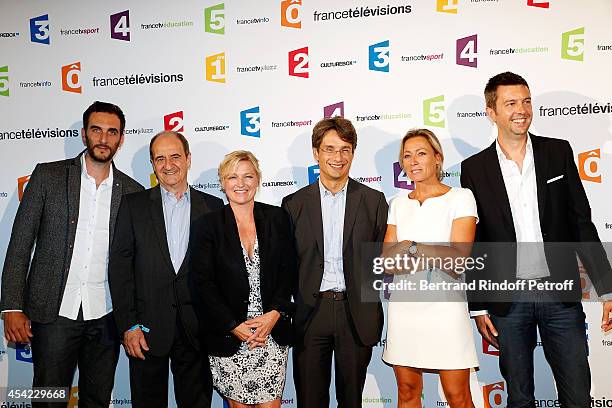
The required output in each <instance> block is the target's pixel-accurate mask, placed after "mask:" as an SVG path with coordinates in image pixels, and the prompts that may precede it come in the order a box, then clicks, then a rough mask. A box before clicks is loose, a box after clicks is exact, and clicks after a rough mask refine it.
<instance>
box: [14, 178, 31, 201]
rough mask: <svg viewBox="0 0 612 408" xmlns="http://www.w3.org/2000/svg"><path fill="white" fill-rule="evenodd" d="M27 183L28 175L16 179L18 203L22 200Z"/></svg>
mask: <svg viewBox="0 0 612 408" xmlns="http://www.w3.org/2000/svg"><path fill="white" fill-rule="evenodd" d="M29 181H30V174H28V175H27V176H23V177H19V178H18V179H17V197H18V198H19V201H21V199H22V198H23V192H24V191H25V188H26V186H27V185H28V182H29Z"/></svg>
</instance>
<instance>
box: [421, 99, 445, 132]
mask: <svg viewBox="0 0 612 408" xmlns="http://www.w3.org/2000/svg"><path fill="white" fill-rule="evenodd" d="M445 120H446V111H445V109H444V95H440V96H436V97H433V98H429V99H425V100H424V101H423V123H424V124H425V125H428V126H435V127H444V126H445V123H446V121H445Z"/></svg>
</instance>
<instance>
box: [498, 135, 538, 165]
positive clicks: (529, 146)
mask: <svg viewBox="0 0 612 408" xmlns="http://www.w3.org/2000/svg"><path fill="white" fill-rule="evenodd" d="M495 151H496V152H497V160H498V161H499V162H500V163H505V162H507V161H510V159H508V158H507V157H506V155H505V154H504V152H503V150H502V148H501V146H500V145H499V139H497V138H495ZM532 157H533V146H532V144H531V135H529V134H528V135H527V145H526V146H525V159H531V158H532ZM530 161H531V160H530Z"/></svg>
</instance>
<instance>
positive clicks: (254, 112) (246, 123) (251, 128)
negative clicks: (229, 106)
mask: <svg viewBox="0 0 612 408" xmlns="http://www.w3.org/2000/svg"><path fill="white" fill-rule="evenodd" d="M260 129H261V113H260V111H259V106H255V107H254V108H250V109H245V110H243V111H242V112H240V134H242V135H244V136H253V137H260V136H261V134H260Z"/></svg>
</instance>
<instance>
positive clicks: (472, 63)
mask: <svg viewBox="0 0 612 408" xmlns="http://www.w3.org/2000/svg"><path fill="white" fill-rule="evenodd" d="M456 62H457V65H463V66H464V67H470V68H476V67H478V35H477V34H474V35H470V36H467V37H463V38H459V39H458V40H457V49H456Z"/></svg>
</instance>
